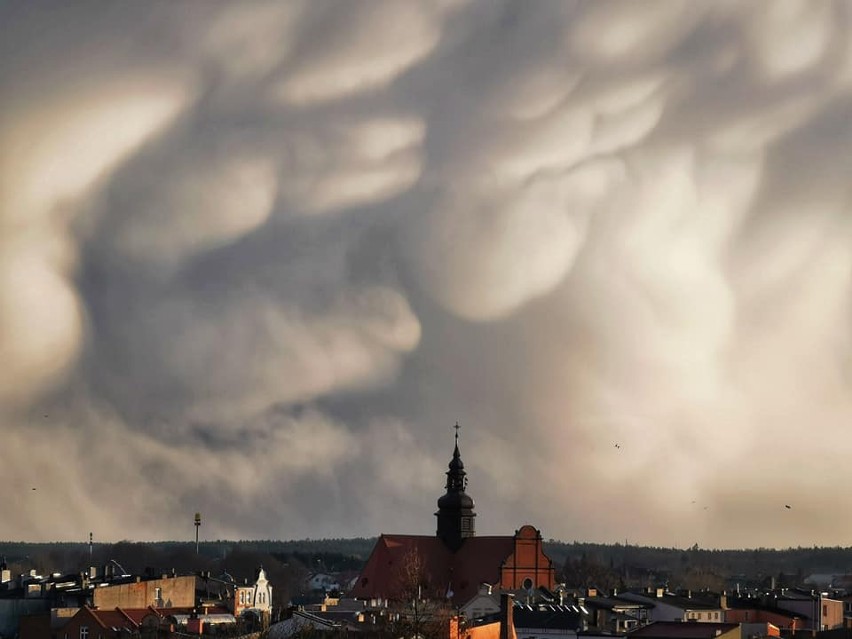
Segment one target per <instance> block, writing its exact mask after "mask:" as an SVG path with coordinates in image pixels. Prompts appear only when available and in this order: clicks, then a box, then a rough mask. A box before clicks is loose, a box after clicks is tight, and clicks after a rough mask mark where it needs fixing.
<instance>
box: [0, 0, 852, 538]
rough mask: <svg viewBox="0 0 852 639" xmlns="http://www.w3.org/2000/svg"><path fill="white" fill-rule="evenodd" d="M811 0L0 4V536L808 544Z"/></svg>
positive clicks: (841, 301)
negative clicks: (442, 500) (459, 468)
mask: <svg viewBox="0 0 852 639" xmlns="http://www.w3.org/2000/svg"><path fill="white" fill-rule="evenodd" d="M849 18H850V16H849V11H848V7H846V5H844V4H842V3H839V2H830V1H825V2H813V1H794V0H789V1H788V0H785V1H778V2H774V3H773V4H772V5H771V7H765V6H763V5H761V6H760V7H756V6H752V5H743V4H742V3H736V2H719V3H714V4H713V5H706V6H704V5H702V6H698V5H696V4H695V3H693V2H678V1H676V0H661V1H658V2H657V1H655V2H647V3H642V5H641V7H640V6H639V5H637V4H636V3H632V2H628V1H623V2H620V1H595V2H576V3H532V4H525V5H524V6H523V8H521V7H520V6H519V5H518V4H517V3H512V2H507V3H502V2H488V3H475V2H464V1H446V2H438V3H434V2H416V1H415V0H411V1H410V2H352V3H347V4H346V5H345V6H341V5H340V4H338V3H326V2H316V1H313V2H294V3H287V4H286V5H269V4H267V3H261V2H229V3H207V4H205V5H203V6H199V5H197V4H193V3H183V2H177V3H153V4H150V3H149V4H146V5H145V6H144V7H143V6H141V5H137V4H134V3H124V4H119V5H116V7H114V8H113V10H112V11H109V12H103V11H102V7H101V6H99V5H98V4H96V3H87V2H80V3H74V5H73V6H70V5H65V4H62V3H51V2H47V3H43V4H38V3H24V2H15V3H6V4H5V5H4V6H3V8H2V9H0V25H2V27H0V30H2V38H0V42H2V44H0V54H2V55H3V59H4V65H3V67H2V68H1V69H0V85H2V87H3V93H4V96H11V97H10V98H9V99H7V100H4V103H3V106H2V109H0V154H2V156H0V168H2V171H0V183H1V185H2V189H0V354H2V358H3V361H4V366H3V368H2V370H0V420H2V427H3V432H4V450H3V464H2V468H3V471H2V479H3V484H4V485H5V486H8V487H9V488H8V490H7V489H4V491H6V492H5V493H4V496H3V502H2V504H0V509H2V510H3V512H12V513H14V515H15V516H13V517H2V518H0V538H8V539H27V540H50V539H69V540H73V539H81V540H82V539H85V537H86V535H87V534H88V532H89V530H92V531H93V532H94V533H95V536H96V538H99V539H102V540H117V539H122V538H134V539H168V538H174V539H180V538H189V537H190V536H191V534H192V525H191V518H192V514H193V513H194V512H196V511H199V510H200V511H202V512H203V513H204V518H205V527H204V531H203V532H204V533H206V535H207V537H208V538H244V539H247V538H297V537H314V538H316V537H325V536H356V535H374V534H377V533H379V532H415V533H429V532H431V531H432V530H434V521H433V517H432V512H433V511H434V504H435V500H436V499H437V497H438V496H439V495H440V494H441V492H442V480H443V471H444V470H445V464H446V463H447V461H448V459H449V454H450V452H451V444H452V439H451V433H452V431H451V428H450V427H451V426H452V425H453V424H454V423H455V421H456V420H457V419H458V420H459V421H460V422H461V423H462V425H463V430H462V452H463V456H464V459H465V463H466V466H467V468H468V469H469V476H470V491H471V493H472V494H473V495H474V497H475V498H476V500H477V505H478V512H479V518H478V524H479V528H480V530H481V531H482V532H484V533H495V534H498V533H499V534H503V533H508V532H511V531H512V530H514V529H516V528H517V527H518V526H520V525H521V524H522V523H525V522H532V523H533V524H535V525H536V526H537V527H539V528H541V530H542V532H543V534H544V535H545V536H546V537H554V538H560V539H564V540H574V539H576V540H588V541H601V542H612V541H616V540H623V539H624V538H625V537H627V538H628V539H629V541H631V542H632V543H644V544H651V545H661V546H669V545H675V546H688V545H692V544H693V543H696V542H697V543H700V544H701V545H702V546H704V547H710V546H716V547H754V546H789V545H792V546H797V545H811V544H841V543H844V541H845V540H844V538H843V533H844V531H845V530H848V529H849V527H850V526H852V504H850V503H848V498H846V497H845V496H844V495H843V494H842V492H840V491H837V490H836V487H837V486H839V485H843V483H844V481H846V482H847V483H848V481H847V480H848V479H850V478H848V477H846V475H848V473H849V471H848V470H847V466H848V464H847V463H846V460H847V459H848V457H849V454H850V452H852V450H850V445H849V444H848V441H849V438H848V436H847V432H848V424H849V423H850V417H852V401H850V399H849V398H850V393H849V386H850V373H849V371H850V340H849V336H848V325H849V318H850V315H849V314H850V307H849V295H850V290H852V289H850V274H852V242H850V240H852V237H850V234H852V227H850V224H849V222H848V219H849V213H848V208H849V206H850V193H849V189H848V176H849V173H850V161H849V153H848V148H849V144H850V142H852V127H850V126H849V124H848V122H849V111H850V108H852V101H850V98H849V95H850V92H849V88H850V81H852V73H850V71H852V64H850V63H852V47H850V44H849V39H848V37H847V32H848V30H849V26H850V25H849ZM616 443H618V444H619V447H618V448H616V447H615V444H616ZM30 478H37V479H33V480H32V481H31V480H30ZM30 483H36V484H38V491H36V492H33V491H29V492H27V491H28V490H29V487H30V486H29V484H30ZM844 500H846V501H845V502H844ZM791 502H793V503H795V508H794V509H791V510H788V509H784V508H783V505H784V504H785V503H791Z"/></svg>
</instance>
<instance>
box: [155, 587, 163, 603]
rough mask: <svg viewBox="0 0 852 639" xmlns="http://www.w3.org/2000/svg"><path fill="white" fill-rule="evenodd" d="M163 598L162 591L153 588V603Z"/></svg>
mask: <svg viewBox="0 0 852 639" xmlns="http://www.w3.org/2000/svg"><path fill="white" fill-rule="evenodd" d="M162 598H163V589H162V588H154V601H156V602H159V601H160V600H161V599H162Z"/></svg>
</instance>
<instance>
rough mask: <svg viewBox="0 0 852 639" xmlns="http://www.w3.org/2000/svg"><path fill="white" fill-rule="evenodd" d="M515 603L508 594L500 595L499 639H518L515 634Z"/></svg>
mask: <svg viewBox="0 0 852 639" xmlns="http://www.w3.org/2000/svg"><path fill="white" fill-rule="evenodd" d="M514 608H515V601H514V597H513V596H512V595H511V594H509V593H506V592H504V593H502V594H501V595H500V639H518V635H516V634H515V617H514Z"/></svg>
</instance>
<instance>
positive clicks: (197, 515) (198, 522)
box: [195, 513, 201, 555]
mask: <svg viewBox="0 0 852 639" xmlns="http://www.w3.org/2000/svg"><path fill="white" fill-rule="evenodd" d="M200 527H201V513H195V554H196V555H197V554H198V529H199V528H200Z"/></svg>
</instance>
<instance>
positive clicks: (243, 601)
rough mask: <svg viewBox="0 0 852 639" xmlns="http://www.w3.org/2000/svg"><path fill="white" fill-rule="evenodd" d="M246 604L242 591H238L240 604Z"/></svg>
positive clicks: (244, 594)
mask: <svg viewBox="0 0 852 639" xmlns="http://www.w3.org/2000/svg"><path fill="white" fill-rule="evenodd" d="M245 602H246V593H245V591H244V590H240V603H241V604H244V603H245Z"/></svg>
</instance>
